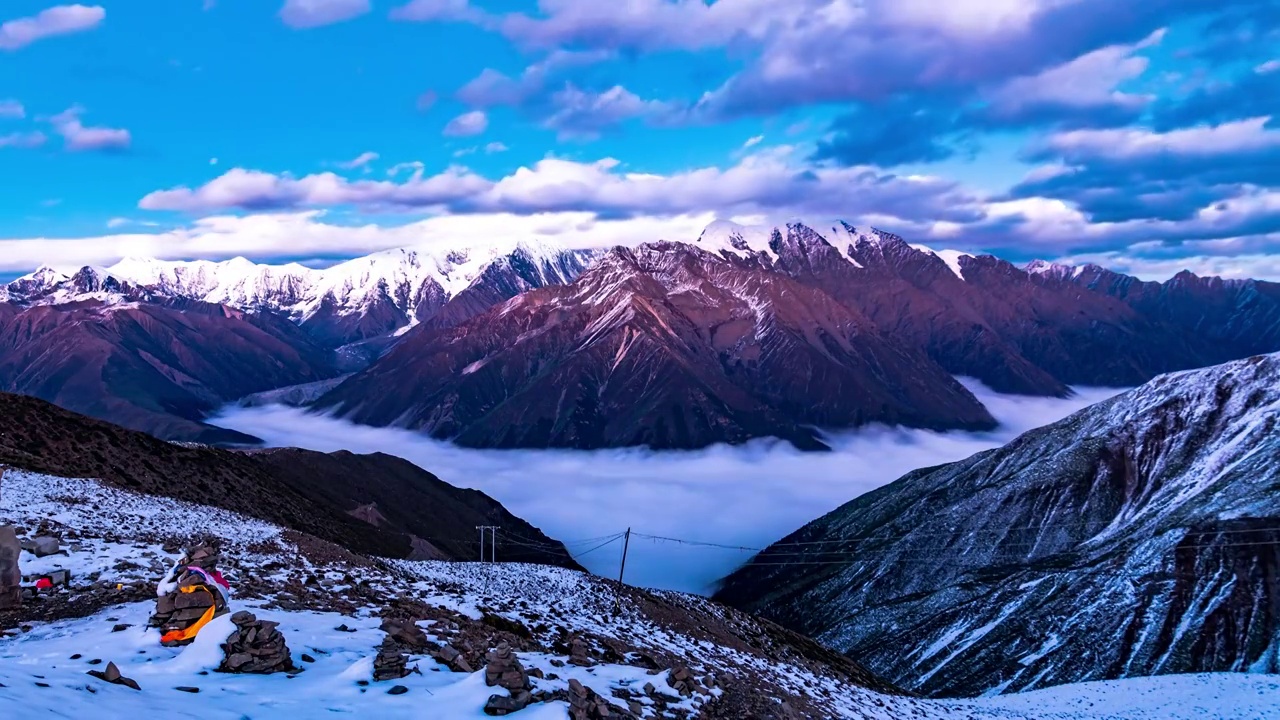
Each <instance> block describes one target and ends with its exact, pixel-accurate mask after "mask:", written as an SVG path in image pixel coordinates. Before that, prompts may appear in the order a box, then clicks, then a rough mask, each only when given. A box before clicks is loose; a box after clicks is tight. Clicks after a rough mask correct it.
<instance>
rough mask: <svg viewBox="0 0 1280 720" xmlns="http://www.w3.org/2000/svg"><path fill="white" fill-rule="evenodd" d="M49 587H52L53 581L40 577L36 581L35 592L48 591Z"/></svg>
mask: <svg viewBox="0 0 1280 720" xmlns="http://www.w3.org/2000/svg"><path fill="white" fill-rule="evenodd" d="M51 587H53V581H52V580H50V579H49V578H47V577H42V578H40V579H39V580H37V581H36V589H37V590H48V589H49V588H51Z"/></svg>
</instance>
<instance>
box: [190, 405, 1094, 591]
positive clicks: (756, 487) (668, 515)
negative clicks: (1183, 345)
mask: <svg viewBox="0 0 1280 720" xmlns="http://www.w3.org/2000/svg"><path fill="white" fill-rule="evenodd" d="M971 387H973V388H974V389H975V390H976V391H977V393H978V394H979V397H980V399H981V400H982V401H983V402H984V403H986V404H987V406H988V408H990V409H991V411H992V414H993V415H995V417H996V418H998V419H999V420H1000V421H1001V422H1002V424H1003V426H1002V427H1001V429H999V430H997V431H995V432H992V433H959V432H956V433H936V432H929V431H920V430H905V429H889V428H882V427H877V428H868V429H865V430H862V431H859V432H852V433H841V434H839V435H837V436H835V438H834V442H835V445H836V448H837V450H836V452H833V453H825V454H806V453H801V452H797V451H795V450H793V449H792V448H791V447H790V446H789V445H785V444H779V443H771V442H766V441H762V442H757V443H754V444H752V445H749V446H747V447H741V448H729V447H725V446H719V447H713V448H710V449H707V450H703V451H696V452H669V453H653V452H647V451H642V450H619V451H598V452H571V451H477V450H465V449H461V448H458V447H455V446H452V445H449V444H447V443H440V442H435V441H432V440H430V439H427V438H424V437H423V436H421V435H416V434H414V433H411V432H408V431H404V430H392V429H377V428H370V427H363V426H356V425H352V424H350V423H347V422H344V421H340V420H333V419H329V418H325V417H319V416H315V415H308V414H305V413H302V412H300V411H298V410H293V409H289V408H281V407H266V408H249V409H243V408H228V409H227V410H226V411H225V414H224V415H222V416H221V417H219V418H216V419H215V420H214V421H213V422H215V423H217V424H219V425H222V426H224V427H232V428H235V429H237V430H240V431H243V432H247V433H251V434H253V435H256V436H258V437H261V438H264V439H265V440H266V441H267V442H268V443H270V444H273V445H289V446H300V447H306V448H311V449H315V450H322V451H334V450H340V449H345V450H351V451H354V452H361V453H368V452H387V453H390V454H393V455H398V456H401V457H404V458H406V459H408V460H410V461H412V462H414V463H416V464H418V465H420V466H421V467H423V468H425V469H427V470H428V471H430V472H432V473H435V474H436V475H438V476H439V477H440V478H441V479H443V480H445V481H446V482H449V483H452V484H455V485H458V486H461V487H471V488H476V489H478V490H482V491H484V492H485V493H488V494H489V495H491V496H492V497H494V498H496V499H497V500H498V501H500V502H501V503H503V505H505V506H506V507H507V509H508V510H510V511H511V512H513V513H515V514H516V515H518V516H520V517H522V518H524V519H525V520H528V521H529V522H531V523H533V524H534V525H535V526H537V527H539V528H540V529H541V530H542V531H543V532H545V533H547V534H548V535H550V536H551V537H554V538H558V539H563V540H575V539H580V538H586V537H594V536H599V535H605V534H611V533H614V532H618V531H620V530H623V529H626V528H627V527H631V528H633V529H634V530H635V531H636V532H643V533H647V534H652V535H662V536H668V537H680V538H688V539H694V540H702V541H707V542H717V543H723V544H729V545H743V546H747V547H763V546H764V545H766V544H768V543H770V542H773V541H775V540H778V539H779V538H781V537H783V536H785V535H786V534H787V533H789V532H791V531H793V530H795V529H796V528H798V527H799V526H801V525H803V524H804V523H806V522H808V521H810V520H813V519H815V518H817V517H819V516H821V515H822V514H824V513H826V512H828V511H830V510H833V509H835V508H836V507H838V506H839V505H841V504H843V503H845V502H847V501H849V500H852V499H853V498H855V497H857V496H858V495H861V494H862V493H865V492H867V491H869V490H872V489H874V488H876V487H879V486H881V485H883V484H885V483H887V482H891V481H893V480H896V479H897V478H898V477H899V476H901V475H902V474H904V473H906V472H908V471H910V470H913V469H915V468H918V467H924V466H929V465H936V464H940V463H943V462H950V461H954V460H960V459H963V458H965V457H968V456H969V455H971V454H973V453H975V452H978V451H981V450H985V449H987V448H991V447H997V446H999V445H1002V444H1004V443H1005V442H1007V441H1009V440H1011V439H1012V438H1013V437H1015V436H1016V435H1018V434H1020V433H1022V432H1024V431H1026V430H1029V429H1031V428H1033V427H1036V426H1039V425H1043V424H1046V423H1049V422H1052V421H1054V420H1057V419H1059V418H1062V417H1065V416H1066V415H1067V414H1069V413H1071V412H1073V411H1075V410H1077V409H1079V408H1081V407H1084V406H1085V405H1088V404H1090V403H1092V402H1096V401H1098V400H1101V399H1104V398H1106V397H1109V396H1110V395H1113V394H1115V392H1116V391H1115V390H1080V394H1079V395H1078V396H1077V397H1074V398H1072V399H1069V400H1057V399H1048V398H1022V397H1010V396H999V395H994V394H993V393H991V392H989V391H986V390H984V389H982V388H981V387H980V386H976V385H971ZM867 458H875V462H866V459H867ZM531 477H536V478H538V482H536V483H531V482H529V478H531ZM593 555H594V557H592V556H588V557H586V558H584V559H583V560H584V562H586V565H587V567H589V568H590V569H592V570H594V571H597V572H602V573H606V574H607V573H610V572H616V571H617V562H618V554H617V553H616V552H613V551H612V550H610V553H604V552H601V553H594V554H593ZM750 555H751V553H749V552H742V551H728V550H716V549H710V548H689V547H688V546H679V545H674V544H655V543H653V542H650V541H637V540H635V539H633V541H632V544H631V548H630V552H629V554H628V556H627V577H628V581H629V582H632V583H635V584H638V585H644V586H649V587H661V588H669V589H677V590H686V591H695V592H697V591H704V590H706V589H707V587H708V586H709V585H710V583H712V582H714V581H715V580H717V579H719V578H720V577H722V576H724V575H725V574H727V573H728V572H729V571H731V570H733V568H734V567H735V566H736V565H737V564H738V563H740V562H742V561H744V560H746V559H747V558H748V557H749V556H750Z"/></svg>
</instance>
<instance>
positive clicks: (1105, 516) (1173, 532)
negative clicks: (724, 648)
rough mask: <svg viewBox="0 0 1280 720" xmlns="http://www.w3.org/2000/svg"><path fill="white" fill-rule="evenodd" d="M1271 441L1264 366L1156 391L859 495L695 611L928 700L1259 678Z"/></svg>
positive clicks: (1271, 661)
mask: <svg viewBox="0 0 1280 720" xmlns="http://www.w3.org/2000/svg"><path fill="white" fill-rule="evenodd" d="M1278 423H1280V355H1268V356H1259V357H1254V358H1250V359H1248V360H1242V361H1238V362H1233V363H1228V364H1226V365H1221V366H1217V367H1213V368H1208V369H1205V370H1197V371H1192V372H1185V373H1178V374H1173V375H1166V376H1162V377H1159V378H1157V379H1155V380H1153V381H1152V382H1150V383H1148V384H1146V385H1144V386H1142V387H1140V388H1138V389H1136V390H1133V391H1131V392H1128V393H1125V394H1123V395H1120V396H1118V397H1116V398H1114V399H1112V400H1108V401H1105V402H1102V403H1099V404H1097V405H1093V406H1091V407H1089V408H1086V409H1084V410H1082V411H1080V412H1078V413H1076V414H1075V415H1072V416H1071V417H1068V418H1066V419H1064V420H1062V421H1059V422H1057V423H1054V424H1052V425H1049V426H1047V427H1044V428H1041V429H1038V430H1033V431H1031V432H1029V433H1026V434H1024V435H1022V436H1021V437H1019V438H1017V439H1016V440H1014V441H1013V442H1011V443H1009V444H1008V445H1006V446H1004V447H1002V448H999V449H996V450H991V451H987V452H983V453H979V454H977V455H974V456H973V457H971V458H969V459H967V460H963V461H961V462H958V463H952V464H949V465H944V466H941V467H936V468H925V469H922V470H917V471H915V472H912V473H910V474H908V475H906V476H905V477H903V478H902V479H900V480H898V481H896V482H894V483H892V484H890V485H888V486H885V487H883V488H880V489H878V490H876V491H874V492H871V493H868V494H866V495H864V496H862V497H860V498H858V499H856V500H854V501H852V502H850V503H848V504H846V505H845V506H843V507H841V508H839V509H837V510H836V511H834V512H832V513H830V514H829V515H827V516H825V517H823V518H821V519H819V520H816V521H814V522H812V523H810V524H809V525H807V526H805V527H804V528H802V529H800V530H799V531H797V532H796V533H793V534H792V535H791V536H789V537H787V538H785V539H783V540H782V541H780V542H779V543H777V544H775V545H774V546H772V547H771V548H770V549H768V550H767V551H765V552H764V553H762V554H761V555H759V556H757V557H756V558H755V559H754V560H753V561H752V562H751V563H749V564H748V565H746V566H745V567H744V568H743V569H741V570H739V571H738V572H736V573H735V574H734V575H732V576H730V577H729V578H728V579H727V580H726V583H725V586H724V587H723V589H722V590H721V592H720V593H719V594H718V595H717V597H718V598H721V599H723V600H725V601H727V602H731V603H733V604H734V605H736V606H738V607H741V608H744V609H749V610H751V611H753V612H758V613H761V614H763V615H764V616H765V617H769V618H771V619H775V620H778V621H780V622H782V623H783V624H786V625H788V626H789V627H792V628H794V629H797V630H800V631H802V632H806V633H808V634H812V635H813V636H814V637H816V638H818V639H820V640H822V641H824V642H826V643H828V644H829V645H831V646H832V647H836V648H839V649H841V650H845V651H848V652H850V653H851V654H852V655H853V656H855V657H859V658H861V659H863V660H864V661H865V662H866V663H867V664H868V666H869V667H871V668H872V669H873V670H875V671H877V672H879V673H880V674H882V675H884V676H885V677H887V678H889V679H891V680H894V681H896V682H899V683H900V684H902V685H904V686H906V687H909V688H911V689H913V690H917V691H920V692H924V693H927V694H931V695H957V694H959V695H969V694H996V693H1000V692H1009V691H1019V690H1028V689H1036V688H1043V687H1047V686H1050V685H1055V684H1060V683H1067V682H1077V681H1081V680H1100V679H1110V678H1118V677H1132V676H1141V675H1160V674H1165V673H1182V672H1199V671H1228V670H1229V671H1235V672H1257V673H1276V672H1280V628H1277V626H1276V623H1275V607H1276V603H1277V602H1278V601H1280V595H1278V593H1280V585H1278V584H1277V582H1276V578H1277V575H1278V573H1280V462H1278V458H1280V434H1278V433H1277V427H1278ZM799 565H804V566H805V567H800V566H799Z"/></svg>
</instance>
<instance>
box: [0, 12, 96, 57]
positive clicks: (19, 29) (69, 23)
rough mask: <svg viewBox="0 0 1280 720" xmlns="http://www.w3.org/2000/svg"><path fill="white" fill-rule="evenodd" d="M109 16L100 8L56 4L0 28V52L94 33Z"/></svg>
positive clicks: (11, 21)
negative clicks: (70, 36)
mask: <svg viewBox="0 0 1280 720" xmlns="http://www.w3.org/2000/svg"><path fill="white" fill-rule="evenodd" d="M106 17H107V11H106V10H104V9H102V8H101V7H99V6H97V5H93V6H89V5H57V6H54V7H51V8H48V9H47V10H42V11H41V12H39V13H37V14H36V15H34V16H32V17H24V18H18V19H17V20H10V21H8V22H6V23H4V24H3V25H0V50H18V49H20V48H23V47H26V46H27V45H30V44H31V43H33V42H36V41H37V40H43V39H45V38H50V37H54V36H56V35H68V34H70V33H77V32H83V31H85V30H92V29H93V28H95V27H97V26H98V25H99V24H100V23H102V21H103V20H104V19H105V18H106Z"/></svg>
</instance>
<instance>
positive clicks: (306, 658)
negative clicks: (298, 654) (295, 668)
mask: <svg viewBox="0 0 1280 720" xmlns="http://www.w3.org/2000/svg"><path fill="white" fill-rule="evenodd" d="M315 661H316V659H315V658H313V657H311V656H310V655H308V654H306V653H302V662H305V663H313V662H315Z"/></svg>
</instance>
